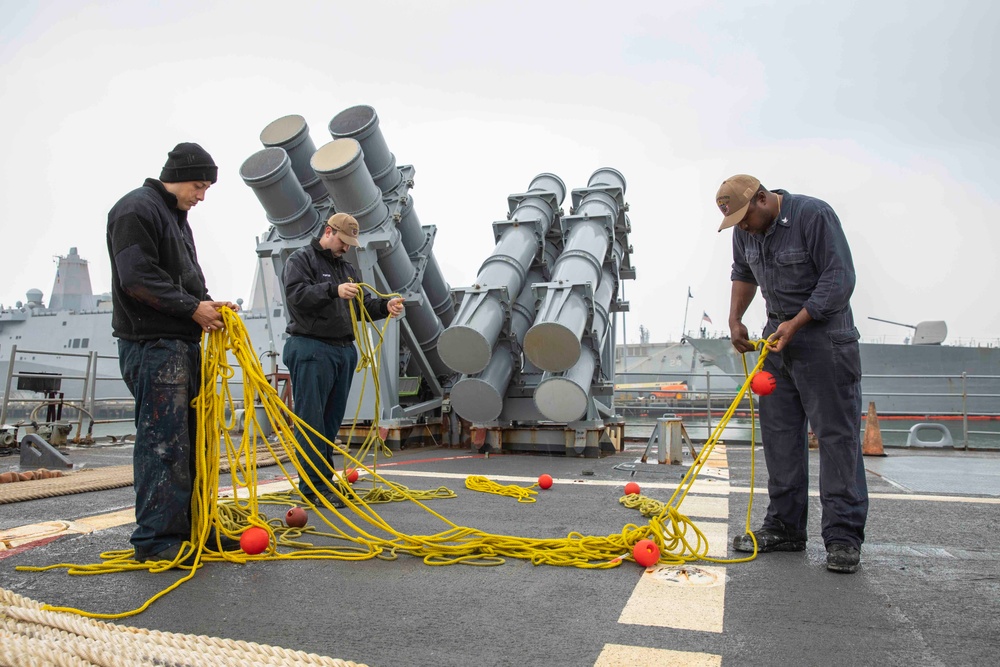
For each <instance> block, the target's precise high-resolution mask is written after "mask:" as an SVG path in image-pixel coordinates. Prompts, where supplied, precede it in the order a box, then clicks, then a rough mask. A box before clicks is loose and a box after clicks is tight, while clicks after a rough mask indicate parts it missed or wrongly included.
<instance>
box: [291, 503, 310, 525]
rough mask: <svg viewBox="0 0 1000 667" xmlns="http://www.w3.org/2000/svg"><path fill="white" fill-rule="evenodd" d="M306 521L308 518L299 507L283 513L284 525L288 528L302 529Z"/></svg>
mask: <svg viewBox="0 0 1000 667" xmlns="http://www.w3.org/2000/svg"><path fill="white" fill-rule="evenodd" d="M308 520H309V516H308V515H307V514H306V511H305V510H304V509H302V508H301V507H293V508H292V509H290V510H288V511H287V512H285V524H286V525H287V526H288V527H289V528H302V527H303V526H304V525H306V522H307V521H308Z"/></svg>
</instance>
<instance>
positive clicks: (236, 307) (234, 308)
mask: <svg viewBox="0 0 1000 667" xmlns="http://www.w3.org/2000/svg"><path fill="white" fill-rule="evenodd" d="M217 303H218V304H219V307H220V308H223V307H225V308H228V309H229V310H231V311H233V312H234V313H238V312H240V305H239V304H238V303H233V302H232V301H219V302H217Z"/></svg>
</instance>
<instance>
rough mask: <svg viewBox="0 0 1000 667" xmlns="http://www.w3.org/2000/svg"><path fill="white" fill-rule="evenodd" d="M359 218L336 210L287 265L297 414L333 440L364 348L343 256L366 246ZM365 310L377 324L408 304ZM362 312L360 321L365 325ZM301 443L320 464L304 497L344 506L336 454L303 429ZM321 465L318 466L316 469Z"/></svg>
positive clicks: (353, 272) (303, 487)
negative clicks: (358, 341) (336, 481)
mask: <svg viewBox="0 0 1000 667" xmlns="http://www.w3.org/2000/svg"><path fill="white" fill-rule="evenodd" d="M360 245H361V241H360V230H359V229H358V221H357V220H356V219H355V218H354V216H352V215H350V214H347V213H335V214H333V215H332V216H330V218H329V219H328V220H327V221H326V224H325V225H323V229H322V231H321V232H320V235H319V237H318V238H315V239H313V240H312V242H311V243H310V244H309V245H307V246H305V247H303V248H299V249H298V250H296V251H295V252H293V253H292V254H291V256H289V258H288V260H287V261H286V262H285V268H284V271H283V272H282V276H281V280H282V282H283V284H284V286H285V305H286V315H287V318H288V326H287V327H286V329H285V331H286V332H287V333H288V334H289V336H288V340H287V341H285V348H284V354H283V358H284V361H285V364H286V365H287V366H288V371H289V374H290V375H291V380H292V401H293V403H294V405H295V414H296V415H298V416H299V417H300V418H302V419H303V420H304V421H305V422H306V423H308V424H309V425H310V426H312V427H313V428H314V429H316V430H317V431H319V432H320V433H322V434H323V436H324V437H326V439H327V440H329V441H330V442H333V441H334V440H335V439H336V438H337V433H338V431H339V430H340V423H341V421H342V420H343V418H344V412H345V410H346V408H347V396H348V394H349V393H350V390H351V381H352V380H353V378H354V369H355V368H356V367H357V365H358V351H357V350H356V349H355V347H354V326H353V322H352V317H351V310H352V309H357V308H358V307H359V304H358V302H357V296H358V294H359V292H360V291H361V286H360V284H359V283H360V282H361V280H360V278H359V277H358V272H357V269H355V267H354V265H353V264H352V263H351V262H349V261H348V260H347V259H346V258H345V257H344V255H345V254H346V253H347V251H348V250H349V249H350V248H351V247H360ZM362 300H363V302H364V309H365V310H366V311H367V312H368V315H369V316H370V317H371V319H373V320H381V319H384V318H385V317H399V316H401V315H402V314H403V300H402V299H400V298H399V297H396V298H393V299H383V298H379V297H376V296H373V295H371V294H365V295H364V297H363V299H362ZM360 315H361V313H359V312H357V310H355V313H354V317H355V319H357V320H358V321H360V320H361V317H360ZM297 432H298V437H299V442H300V444H301V445H302V449H303V450H304V451H305V452H306V454H307V455H308V457H309V459H310V460H311V461H312V463H313V465H312V466H310V465H306V466H304V468H305V473H306V474H305V475H303V476H302V478H301V479H299V486H298V489H299V492H300V493H301V494H302V495H303V496H305V497H306V498H308V499H310V500H311V501H313V502H315V501H316V500H317V497H318V496H325V497H326V498H327V500H329V501H330V503H331V504H332V505H334V506H335V507H343V506H344V501H343V497H344V496H345V495H346V493H345V492H344V491H345V489H339V488H338V489H336V490H335V489H334V488H333V487H332V486H331V484H330V474H331V471H332V461H333V450H332V449H331V447H330V446H329V445H327V444H325V443H323V442H322V441H321V440H319V439H315V440H314V443H313V444H315V445H316V447H317V448H319V450H320V452H319V453H317V452H316V450H315V449H314V448H313V447H312V446H311V445H310V444H309V443H308V442H306V438H307V437H308V436H307V435H306V434H305V433H304V431H303V430H302V429H297ZM313 466H315V469H314V468H313Z"/></svg>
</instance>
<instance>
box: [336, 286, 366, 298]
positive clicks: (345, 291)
mask: <svg viewBox="0 0 1000 667" xmlns="http://www.w3.org/2000/svg"><path fill="white" fill-rule="evenodd" d="M359 291H361V288H360V287H359V286H358V284H357V283H340V284H339V285H337V296H339V297H340V298H341V299H348V300H350V299H353V298H354V297H356V296H357V295H358V292H359Z"/></svg>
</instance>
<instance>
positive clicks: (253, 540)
mask: <svg viewBox="0 0 1000 667" xmlns="http://www.w3.org/2000/svg"><path fill="white" fill-rule="evenodd" d="M270 542H271V536H270V535H268V534H267V531H266V530H264V529H263V528H260V527H258V526H250V527H249V528H247V529H246V530H245V531H243V534H242V535H240V548H241V549H243V551H244V552H246V553H248V554H250V555H251V556H252V555H254V554H259V553H261V552H263V551H264V549H267V545H268V544H270Z"/></svg>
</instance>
